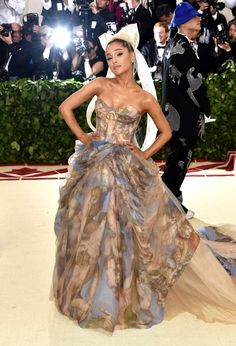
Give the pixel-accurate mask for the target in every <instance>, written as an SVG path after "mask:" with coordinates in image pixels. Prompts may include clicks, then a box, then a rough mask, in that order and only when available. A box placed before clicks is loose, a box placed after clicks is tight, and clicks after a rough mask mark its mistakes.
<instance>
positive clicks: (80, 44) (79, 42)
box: [72, 35, 92, 56]
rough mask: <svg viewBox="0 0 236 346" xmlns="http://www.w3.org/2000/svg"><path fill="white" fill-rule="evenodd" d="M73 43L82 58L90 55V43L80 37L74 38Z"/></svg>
mask: <svg viewBox="0 0 236 346" xmlns="http://www.w3.org/2000/svg"><path fill="white" fill-rule="evenodd" d="M72 41H73V43H74V46H75V49H76V53H77V54H78V55H80V56H83V55H85V54H86V53H90V52H91V50H92V48H91V47H90V46H89V43H88V41H86V40H84V39H83V38H81V37H78V36H76V35H75V36H74V37H73V38H72Z"/></svg>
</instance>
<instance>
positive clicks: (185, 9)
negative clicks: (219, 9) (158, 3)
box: [171, 2, 201, 28]
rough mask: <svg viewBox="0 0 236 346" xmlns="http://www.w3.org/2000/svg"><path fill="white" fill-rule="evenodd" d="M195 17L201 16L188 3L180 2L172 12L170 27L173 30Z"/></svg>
mask: <svg viewBox="0 0 236 346" xmlns="http://www.w3.org/2000/svg"><path fill="white" fill-rule="evenodd" d="M197 16H201V14H200V13H199V12H198V11H197V10H195V8H194V7H193V6H192V5H191V4H190V3H189V2H181V3H180V4H179V5H177V6H176V8H175V10H174V13H173V18H172V21H171V27H172V28H175V27H176V26H179V25H180V24H184V23H186V22H188V21H189V20H190V19H192V18H194V17H197Z"/></svg>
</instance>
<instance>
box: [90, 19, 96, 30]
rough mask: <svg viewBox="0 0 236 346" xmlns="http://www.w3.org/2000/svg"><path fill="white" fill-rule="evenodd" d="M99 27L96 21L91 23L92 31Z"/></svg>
mask: <svg viewBox="0 0 236 346" xmlns="http://www.w3.org/2000/svg"><path fill="white" fill-rule="evenodd" d="M96 25H97V22H95V21H94V20H92V22H91V29H95V28H96Z"/></svg>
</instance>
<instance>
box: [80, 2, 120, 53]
mask: <svg viewBox="0 0 236 346" xmlns="http://www.w3.org/2000/svg"><path fill="white" fill-rule="evenodd" d="M108 3H109V0H95V1H94V2H91V3H87V0H79V1H76V6H75V11H74V14H73V22H74V25H75V26H77V25H82V27H83V32H84V39H88V38H92V39H93V40H96V42H97V45H98V47H99V41H98V37H99V36H100V35H102V34H104V32H106V31H107V23H109V22H115V14H114V13H112V12H110V11H109V9H108V8H107V5H108Z"/></svg>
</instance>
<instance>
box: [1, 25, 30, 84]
mask: <svg viewBox="0 0 236 346" xmlns="http://www.w3.org/2000/svg"><path fill="white" fill-rule="evenodd" d="M11 27H12V32H11V33H9V35H8V36H1V35H0V39H1V41H2V42H4V43H5V47H6V54H5V61H4V70H5V71H7V73H8V77H9V78H10V79H12V80H13V79H19V78H27V77H29V76H30V73H31V68H32V65H31V59H32V44H31V42H29V41H27V40H26V39H25V38H22V28H21V26H20V24H17V23H12V24H11ZM0 29H2V27H1V26H0Z"/></svg>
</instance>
